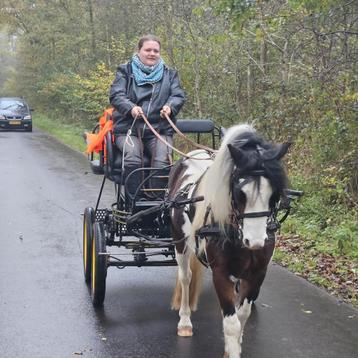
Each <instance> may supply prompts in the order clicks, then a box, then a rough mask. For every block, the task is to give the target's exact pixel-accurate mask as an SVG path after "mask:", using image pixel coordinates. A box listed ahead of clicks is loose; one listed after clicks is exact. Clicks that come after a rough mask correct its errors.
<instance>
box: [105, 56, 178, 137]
mask: <svg viewBox="0 0 358 358" xmlns="http://www.w3.org/2000/svg"><path fill="white" fill-rule="evenodd" d="M109 100H110V103H111V105H112V106H113V107H114V108H115V111H114V113H113V120H114V133H115V134H125V133H127V131H128V129H130V127H131V126H132V123H133V117H132V115H131V110H132V108H133V107H134V106H140V107H142V109H143V112H144V114H145V115H146V117H147V118H148V120H149V121H150V123H151V124H152V125H153V127H154V128H155V129H157V130H158V131H159V132H160V133H161V134H166V135H172V134H173V130H172V128H171V127H170V125H169V123H168V121H167V120H165V119H163V118H161V117H160V111H161V109H162V108H163V106H165V105H168V106H169V107H170V108H171V111H172V113H171V119H172V120H175V116H176V115H177V113H178V112H179V110H180V108H181V107H182V106H183V104H184V102H185V94H184V91H183V90H182V89H181V87H180V82H179V77H178V74H177V72H176V71H175V70H173V69H170V68H168V67H167V66H164V73H163V78H162V79H161V80H160V81H159V82H156V83H154V84H146V85H143V86H137V84H136V83H135V80H134V76H133V74H132V71H131V65H130V62H129V63H127V64H124V65H121V66H119V67H118V69H117V73H116V78H115V79H114V81H113V83H112V86H111V89H110V94H109ZM138 132H139V134H140V135H141V136H142V135H144V136H146V135H151V132H150V131H149V129H148V128H146V126H145V123H144V121H143V120H142V119H140V118H138V119H137V121H136V123H135V127H134V128H133V130H132V133H133V134H134V135H136V134H137V133H138Z"/></svg>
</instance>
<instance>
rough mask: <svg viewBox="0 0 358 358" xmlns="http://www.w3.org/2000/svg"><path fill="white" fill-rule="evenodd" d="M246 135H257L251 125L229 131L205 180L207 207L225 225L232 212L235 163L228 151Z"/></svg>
mask: <svg viewBox="0 0 358 358" xmlns="http://www.w3.org/2000/svg"><path fill="white" fill-rule="evenodd" d="M244 133H252V134H254V133H256V131H255V129H254V128H253V127H252V126H251V125H249V124H239V125H236V126H233V127H231V128H229V129H228V131H227V132H226V134H225V136H224V139H223V142H222V144H221V146H220V148H219V151H218V153H217V154H216V157H215V160H214V163H213V164H212V165H211V166H210V168H209V169H208V171H207V173H206V175H205V178H204V180H203V189H204V198H205V207H207V206H208V205H210V206H211V210H212V213H213V215H214V218H215V220H216V221H218V222H219V223H221V224H224V223H225V222H226V221H227V219H228V217H229V215H230V212H231V194H230V178H231V173H232V171H233V168H234V161H233V159H232V156H231V154H230V151H229V149H228V144H232V143H233V142H235V140H237V139H238V138H240V137H241V136H242V135H243V134H244Z"/></svg>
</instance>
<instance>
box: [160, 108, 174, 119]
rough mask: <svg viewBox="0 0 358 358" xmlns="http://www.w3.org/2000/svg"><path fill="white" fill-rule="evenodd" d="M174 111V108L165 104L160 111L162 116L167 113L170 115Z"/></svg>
mask: <svg viewBox="0 0 358 358" xmlns="http://www.w3.org/2000/svg"><path fill="white" fill-rule="evenodd" d="M171 113H172V110H171V109H170V107H169V106H163V108H162V110H161V111H160V116H161V117H162V118H164V115H165V114H166V115H167V116H170V114H171Z"/></svg>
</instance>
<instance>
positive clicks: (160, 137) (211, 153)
mask: <svg viewBox="0 0 358 358" xmlns="http://www.w3.org/2000/svg"><path fill="white" fill-rule="evenodd" d="M139 116H140V117H142V118H143V120H144V122H145V123H146V125H147V126H148V128H149V129H150V130H151V131H152V133H153V134H154V135H155V136H156V137H157V138H158V139H159V140H160V141H161V142H163V143H164V144H165V145H167V146H168V147H169V148H171V149H172V150H173V151H174V152H176V153H178V154H180V155H181V156H182V157H184V158H186V159H194V160H208V159H209V158H197V157H195V155H187V154H186V153H183V152H182V151H180V150H179V149H177V148H175V147H174V146H173V145H171V144H170V143H168V142H167V141H166V140H165V139H164V138H163V137H162V136H161V135H160V134H159V133H158V132H157V131H156V130H155V128H154V127H153V126H152V125H151V123H150V122H149V120H148V118H147V117H146V116H145V115H144V114H141V115H137V116H136V117H135V118H134V120H136V119H137V118H138V117H139ZM164 116H165V118H166V119H167V121H168V122H169V124H170V126H171V127H172V128H173V129H174V131H175V132H176V133H177V134H178V135H179V136H180V137H182V138H184V139H185V140H186V141H187V142H189V143H190V144H192V145H193V146H195V147H196V148H199V149H203V150H205V151H207V152H208V153H209V154H210V156H211V158H212V157H214V156H215V154H216V152H217V151H216V150H214V149H212V148H209V147H206V146H205V145H202V144H199V143H196V142H194V141H192V140H191V139H189V138H188V137H186V136H185V135H184V133H182V132H181V131H180V130H179V129H178V127H177V126H176V125H175V124H174V122H173V121H172V120H171V119H170V118H169V116H168V115H167V114H164Z"/></svg>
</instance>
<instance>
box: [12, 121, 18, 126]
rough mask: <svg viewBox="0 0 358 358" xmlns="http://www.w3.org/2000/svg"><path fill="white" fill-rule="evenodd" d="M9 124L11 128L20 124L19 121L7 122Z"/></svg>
mask: <svg viewBox="0 0 358 358" xmlns="http://www.w3.org/2000/svg"><path fill="white" fill-rule="evenodd" d="M9 124H10V125H12V126H16V125H19V124H21V121H9Z"/></svg>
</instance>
